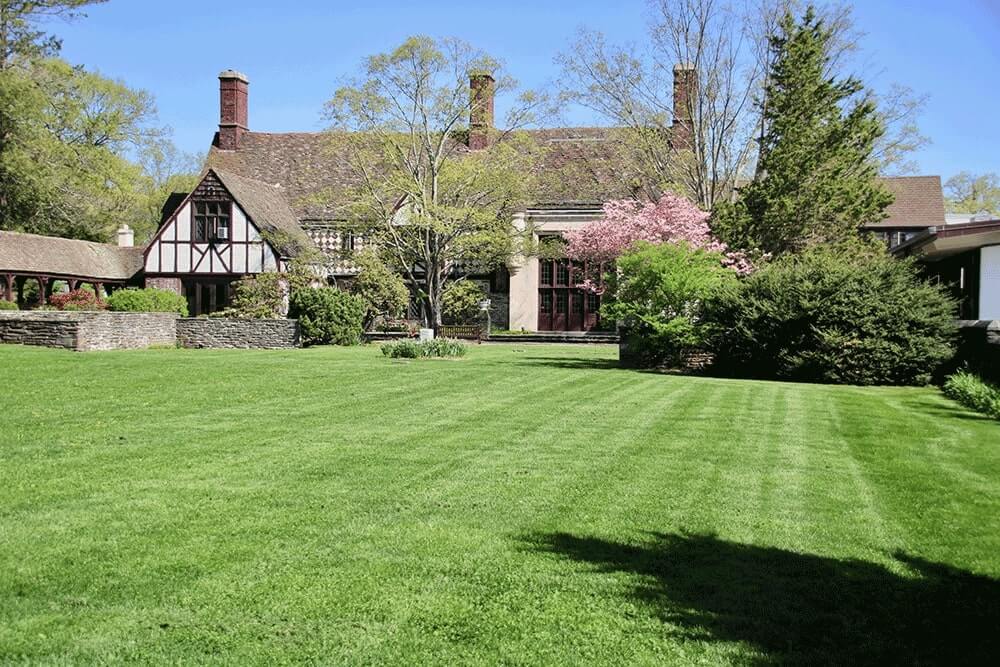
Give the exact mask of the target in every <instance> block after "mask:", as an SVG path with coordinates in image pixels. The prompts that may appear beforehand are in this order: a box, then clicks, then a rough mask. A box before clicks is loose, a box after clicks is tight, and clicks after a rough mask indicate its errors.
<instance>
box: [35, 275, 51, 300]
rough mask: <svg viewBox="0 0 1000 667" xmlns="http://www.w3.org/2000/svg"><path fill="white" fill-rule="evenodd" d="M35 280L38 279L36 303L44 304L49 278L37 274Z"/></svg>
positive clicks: (46, 298) (46, 297)
mask: <svg viewBox="0 0 1000 667" xmlns="http://www.w3.org/2000/svg"><path fill="white" fill-rule="evenodd" d="M36 280H37V281H38V305H39V306H44V305H45V304H46V302H47V301H48V299H49V297H48V293H47V292H48V283H49V279H48V276H38V278H36Z"/></svg>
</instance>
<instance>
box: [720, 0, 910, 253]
mask: <svg viewBox="0 0 1000 667" xmlns="http://www.w3.org/2000/svg"><path fill="white" fill-rule="evenodd" d="M833 37H834V35H833V31H832V30H831V29H829V28H827V27H826V26H825V25H824V24H823V22H822V20H820V19H818V18H817V17H816V13H815V11H814V10H813V8H812V7H810V8H809V9H808V10H807V11H806V14H805V15H804V17H803V18H802V20H801V22H796V20H795V19H794V18H793V17H792V15H791V14H790V13H786V14H785V16H784V17H783V19H782V20H781V22H780V24H779V29H778V32H777V34H775V35H773V36H772V37H771V39H770V48H771V53H772V60H771V62H772V63H773V64H772V66H771V68H770V72H769V75H768V77H767V83H766V85H765V90H764V95H763V98H762V104H763V109H762V116H763V121H764V125H763V127H764V131H763V133H762V136H761V139H760V157H759V164H758V169H757V175H756V177H755V179H754V181H753V182H752V183H751V184H750V185H749V186H747V187H746V188H745V189H744V191H743V196H742V198H741V200H740V201H739V202H737V204H736V205H735V206H733V207H730V208H729V209H728V210H721V211H719V215H717V216H716V232H717V233H718V234H719V235H720V236H721V237H722V238H723V239H724V240H726V241H727V242H728V243H730V245H733V246H734V247H742V248H757V249H760V250H762V251H764V252H769V253H772V254H776V255H777V254H782V253H786V252H794V251H796V250H799V249H801V248H803V247H806V246H808V245H812V244H815V243H824V242H838V241H844V240H849V239H851V238H854V237H856V235H857V233H858V229H859V227H860V226H861V225H863V224H865V223H868V222H875V221H878V220H880V219H882V218H883V217H884V216H885V209H886V207H887V206H888V205H889V204H890V203H891V202H892V196H891V195H890V194H889V193H888V192H887V191H886V190H885V189H884V188H883V187H882V186H881V184H880V183H879V182H878V180H877V175H878V174H877V163H876V160H875V159H874V158H873V152H874V148H875V145H876V142H877V141H878V139H879V137H881V136H882V134H883V133H884V131H885V130H884V126H883V123H882V121H881V119H880V117H879V115H878V113H877V111H876V108H875V103H874V101H873V100H872V99H871V96H869V95H866V94H864V88H863V85H862V84H861V82H860V81H858V80H857V79H854V78H847V79H842V80H837V79H836V78H834V77H830V76H828V75H827V72H828V71H829V70H830V69H831V68H830V59H831V44H832V40H833Z"/></svg>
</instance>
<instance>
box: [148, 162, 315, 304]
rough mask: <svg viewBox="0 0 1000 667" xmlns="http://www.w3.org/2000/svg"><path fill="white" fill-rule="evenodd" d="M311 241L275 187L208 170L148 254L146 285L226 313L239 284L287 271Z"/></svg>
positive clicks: (163, 226)
mask: <svg viewBox="0 0 1000 667" xmlns="http://www.w3.org/2000/svg"><path fill="white" fill-rule="evenodd" d="M309 243H310V241H309V240H308V237H306V236H305V234H304V233H303V232H302V229H301V228H300V227H299V226H298V222H297V221H296V219H295V216H294V215H293V214H292V212H291V210H290V209H289V208H288V204H287V203H286V202H285V199H284V196H283V194H282V193H281V191H280V188H277V187H275V186H272V185H268V184H266V183H262V182H260V181H256V180H254V179H249V178H245V177H242V176H237V175H235V174H229V173H226V172H224V171H220V170H217V169H209V170H208V171H207V172H206V174H205V176H204V177H203V178H202V179H201V181H200V182H199V184H198V186H197V187H196V188H195V189H194V190H193V191H192V192H191V193H190V194H188V195H187V196H186V197H184V198H183V199H181V200H180V203H179V204H178V205H177V207H176V209H175V210H174V211H173V212H172V213H170V214H169V215H167V216H166V217H165V218H164V221H163V223H162V224H161V226H160V229H159V230H158V231H157V233H156V234H155V236H154V237H153V239H152V240H151V241H150V243H149V245H148V246H147V248H146V250H145V253H144V265H145V272H146V280H147V283H149V284H151V285H156V286H159V287H166V288H170V289H174V290H176V291H179V292H181V293H183V294H185V295H186V296H187V298H188V305H189V308H190V310H191V311H192V312H193V313H195V314H200V313H204V312H211V311H214V310H218V309H220V308H224V307H225V306H227V305H228V303H229V298H230V289H231V285H232V283H233V282H234V281H236V280H238V279H240V278H242V277H243V276H245V275H253V274H258V273H266V272H271V271H284V270H285V269H286V268H287V262H288V260H289V259H290V258H291V257H293V256H294V255H295V254H296V252H298V251H300V250H301V248H302V247H305V246H306V245H308V244H309Z"/></svg>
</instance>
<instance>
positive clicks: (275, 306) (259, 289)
mask: <svg viewBox="0 0 1000 667" xmlns="http://www.w3.org/2000/svg"><path fill="white" fill-rule="evenodd" d="M285 285H286V282H285V279H284V277H283V275H282V274H280V273H261V274H258V275H256V276H252V277H246V278H241V279H240V280H237V281H236V282H235V283H234V284H233V301H232V303H231V304H230V306H229V308H227V309H226V310H225V311H223V312H224V315H221V316H222V317H241V318H245V319H250V320H270V319H274V318H279V317H281V312H282V310H284V305H285V292H286V287H285Z"/></svg>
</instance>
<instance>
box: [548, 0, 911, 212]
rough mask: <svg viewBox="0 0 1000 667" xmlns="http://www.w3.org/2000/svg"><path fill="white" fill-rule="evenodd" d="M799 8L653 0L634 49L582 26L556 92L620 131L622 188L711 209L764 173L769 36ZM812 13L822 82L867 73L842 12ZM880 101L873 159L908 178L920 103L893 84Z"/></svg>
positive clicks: (772, 2)
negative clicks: (823, 37)
mask: <svg viewBox="0 0 1000 667" xmlns="http://www.w3.org/2000/svg"><path fill="white" fill-rule="evenodd" d="M804 4H805V3H804V2H801V0H742V2H741V1H740V0H731V1H730V0H651V3H650V9H651V12H650V20H649V25H648V39H647V40H645V41H644V45H643V46H642V47H638V46H635V45H614V44H609V43H608V42H607V40H606V39H605V38H604V36H603V35H602V34H601V33H600V32H597V31H593V30H581V31H580V33H579V34H578V36H577V38H576V40H575V42H574V43H573V44H572V45H571V46H570V48H569V49H568V50H567V51H565V52H563V53H561V54H560V55H559V56H558V57H557V62H558V63H559V64H560V65H561V66H562V70H563V77H562V88H563V90H562V91H561V92H562V95H563V97H564V98H565V99H568V100H571V101H574V102H576V103H578V104H580V105H582V106H583V107H585V108H587V109H590V110H591V111H594V112H596V113H597V114H599V115H600V116H601V117H603V118H604V119H606V120H607V121H609V122H610V123H611V124H613V125H615V126H616V127H617V128H619V129H618V130H617V131H616V133H617V135H618V139H619V141H618V142H617V144H618V146H619V151H620V153H621V155H620V158H621V160H622V162H623V165H625V167H624V168H623V169H622V170H621V171H620V174H621V176H622V178H623V179H628V180H629V182H628V183H626V184H625V185H627V189H629V190H631V191H633V192H636V193H641V194H642V195H644V196H646V197H648V198H649V199H651V200H655V199H656V198H657V197H658V196H659V194H660V193H661V192H662V191H663V190H674V191H679V192H681V193H683V194H685V195H687V196H689V197H691V198H692V199H693V200H694V201H696V202H697V203H698V204H699V205H700V206H702V207H703V208H705V209H711V208H712V207H713V206H714V205H715V204H716V203H717V202H720V201H726V200H729V199H730V198H732V197H733V195H734V192H735V189H736V188H737V186H738V185H739V184H740V183H741V182H745V181H747V180H750V179H752V178H756V177H760V176H761V174H759V173H757V148H758V145H759V141H760V138H761V137H762V136H763V135H764V134H765V133H766V130H767V128H766V127H765V126H764V120H763V119H764V117H765V115H766V114H765V111H766V105H767V100H766V99H764V97H763V93H762V91H763V89H764V86H765V84H766V81H765V80H764V78H765V77H766V75H767V72H768V71H769V69H770V65H771V63H770V61H769V59H770V58H771V57H772V54H771V52H770V50H769V48H768V37H769V36H770V35H772V34H774V32H775V28H776V26H777V22H778V20H779V19H780V18H781V17H782V16H783V15H784V14H785V13H786V12H788V11H791V12H793V13H796V12H799V11H801V10H803V8H804ZM817 13H818V15H819V16H821V17H822V18H823V21H824V24H825V25H826V26H827V27H828V28H829V29H830V30H831V31H832V33H833V35H834V40H833V44H832V45H831V58H830V61H829V63H828V68H829V70H830V71H829V72H828V73H827V74H828V76H830V77H834V76H848V75H849V74H852V73H853V74H855V76H858V77H859V78H865V77H863V76H860V75H859V73H858V72H856V71H855V70H860V73H864V72H867V71H870V70H871V66H870V65H859V64H858V59H859V54H860V52H861V49H860V40H861V37H862V34H861V33H860V32H859V31H858V30H857V28H856V26H855V24H854V22H853V19H852V15H851V7H850V5H848V4H842V3H832V4H824V5H823V6H822V7H820V9H819V10H818V12H817ZM677 68H679V69H677ZM689 72H690V73H692V74H693V81H692V83H693V86H691V87H690V88H689V90H690V91H691V93H690V94H688V95H681V96H679V98H678V95H677V93H678V88H677V85H676V84H677V83H678V78H677V77H678V76H681V77H683V76H687V73H689ZM683 90H684V88H683V87H681V90H680V92H683ZM864 94H872V93H871V92H870V91H866V92H865V93H864ZM876 99H877V102H878V108H879V111H880V115H881V117H882V119H883V121H884V122H885V124H886V133H885V135H884V137H883V138H882V139H881V140H880V144H879V147H878V149H877V151H876V155H875V159H877V160H878V161H879V166H880V169H881V170H882V171H883V172H884V173H907V172H909V171H912V170H913V169H914V168H915V167H914V165H913V164H912V163H911V162H909V161H908V160H907V156H908V155H909V154H910V153H911V152H912V151H913V150H915V149H917V148H919V147H920V146H922V145H924V144H925V143H926V138H925V137H923V136H922V135H920V133H919V131H918V129H917V126H916V123H915V119H916V117H917V116H918V115H919V112H920V110H921V109H922V107H923V104H924V98H921V97H918V96H915V95H914V94H913V93H912V91H910V90H909V89H907V88H905V87H902V86H893V87H891V88H890V90H889V91H888V92H887V93H886V94H884V95H882V96H876ZM685 131H687V132H689V133H690V134H685ZM687 137H690V141H688V140H687Z"/></svg>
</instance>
